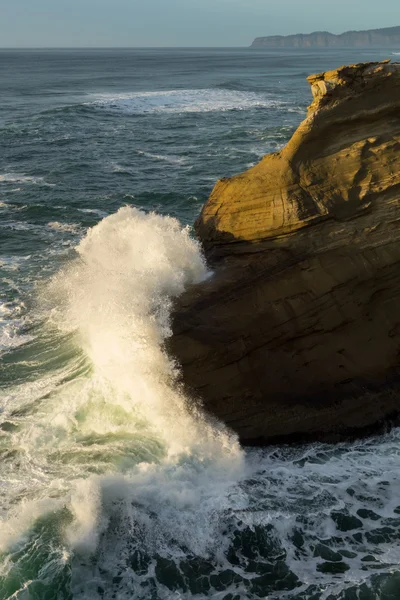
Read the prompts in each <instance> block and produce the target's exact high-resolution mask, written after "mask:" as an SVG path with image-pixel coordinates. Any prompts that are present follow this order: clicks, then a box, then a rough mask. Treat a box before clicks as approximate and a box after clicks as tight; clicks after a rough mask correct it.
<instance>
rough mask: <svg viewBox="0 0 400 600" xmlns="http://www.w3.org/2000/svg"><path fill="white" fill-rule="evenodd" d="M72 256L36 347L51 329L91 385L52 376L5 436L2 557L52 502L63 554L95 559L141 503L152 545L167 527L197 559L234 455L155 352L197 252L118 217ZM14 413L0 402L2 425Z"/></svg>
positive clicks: (195, 266)
mask: <svg viewBox="0 0 400 600" xmlns="http://www.w3.org/2000/svg"><path fill="white" fill-rule="evenodd" d="M77 252H78V255H79V258H78V259H77V260H76V261H74V262H73V263H71V264H70V265H69V266H68V267H67V268H65V269H63V270H62V271H61V272H60V273H59V274H58V275H56V276H55V277H54V278H53V279H52V281H51V283H50V284H49V285H48V286H46V289H45V290H44V292H43V298H42V302H43V303H44V304H43V309H44V313H43V316H44V315H47V316H48V319H49V322H48V325H47V327H46V330H47V329H48V331H49V333H48V334H46V335H49V336H52V335H53V334H51V331H53V328H54V327H56V328H57V330H59V331H60V332H62V334H63V335H65V334H67V335H68V336H70V335H74V336H75V338H74V339H75V343H77V344H79V346H80V347H81V348H82V351H83V353H84V356H85V357H86V358H85V360H86V361H89V364H90V370H91V374H90V375H85V376H80V377H74V378H71V376H70V375H69V372H68V371H64V372H60V373H59V374H58V375H57V376H56V377H54V379H53V380H52V379H50V380H49V382H48V384H47V385H46V393H45V394H43V393H42V391H43V390H41V389H40V390H39V392H38V399H37V400H36V401H35V404H36V405H37V406H40V411H37V410H35V411H34V412H33V413H32V414H31V411H28V413H27V416H26V417H21V418H20V419H19V429H18V432H16V433H13V436H12V438H10V442H11V439H12V445H13V447H15V449H16V452H18V455H19V461H20V468H19V471H18V474H14V476H13V477H12V478H11V477H10V479H9V480H8V478H7V469H8V466H7V465H3V467H2V477H3V479H4V481H6V480H8V485H9V486H10V488H9V489H8V492H7V498H8V501H7V505H3V506H2V507H0V508H2V511H1V512H2V514H3V524H2V525H1V530H2V535H1V537H0V542H1V547H2V549H3V550H5V549H7V548H10V547H12V546H13V545H14V544H15V543H16V541H17V540H18V539H20V540H21V539H22V538H23V537H24V536H26V535H28V534H29V529H30V527H31V526H32V525H33V523H34V522H35V520H36V519H37V518H38V515H43V514H46V511H47V508H46V506H48V507H49V508H48V510H50V511H54V510H56V509H57V508H56V507H57V504H56V505H55V504H54V499H56V500H57V502H58V499H60V498H62V499H63V500H62V504H64V505H65V506H66V507H67V508H68V511H69V513H70V515H71V517H72V522H71V523H70V524H69V525H68V526H67V527H66V529H65V544H66V545H67V546H69V547H70V548H72V549H75V551H76V552H79V553H90V552H93V551H94V550H95V548H96V546H97V544H98V542H99V539H100V536H101V534H102V532H104V531H105V530H106V529H107V527H108V523H109V520H110V519H112V518H113V515H114V517H115V515H116V513H118V514H122V517H123V520H126V519H127V520H130V522H133V521H134V520H135V518H136V516H135V515H136V513H137V510H138V509H137V508H135V506H136V507H137V505H138V503H139V504H140V505H142V506H144V507H147V508H146V510H148V509H150V507H151V506H153V508H154V510H157V511H159V526H160V528H161V529H160V532H159V535H160V536H161V537H160V540H159V543H160V544H162V543H163V542H162V539H161V538H162V537H163V535H164V536H167V535H170V534H171V531H170V529H169V528H170V526H171V523H173V524H174V525H175V532H174V535H175V536H178V537H179V536H180V537H181V538H182V543H183V542H185V543H187V544H188V545H190V546H191V547H193V549H195V548H196V547H198V549H200V550H201V548H202V547H203V548H204V550H203V551H204V552H205V551H206V550H205V548H206V547H207V545H209V544H212V543H214V542H215V540H214V536H213V531H214V528H215V519H214V517H213V514H214V512H215V511H216V510H217V508H219V507H220V506H221V505H223V502H224V498H225V497H226V495H227V494H228V493H229V490H230V488H231V487H232V485H235V484H236V482H237V478H238V477H239V476H240V474H241V473H242V454H241V451H240V449H239V446H238V444H237V441H236V438H235V437H234V436H232V435H231V434H230V433H229V432H227V431H226V430H225V428H223V427H222V426H216V425H214V424H210V423H209V422H208V421H207V420H206V419H205V418H204V417H203V416H202V414H201V413H200V412H199V411H198V410H197V409H195V408H189V407H188V399H187V398H186V397H185V396H184V395H183V394H182V391H181V390H180V388H179V386H178V385H177V383H176V377H177V371H176V366H175V364H174V363H173V362H172V361H171V360H170V359H169V358H168V356H167V355H166V354H165V351H164V349H163V342H164V341H165V339H166V338H167V337H168V336H169V335H170V333H171V332H170V323H169V315H170V310H171V305H172V300H173V298H174V297H176V296H177V295H179V294H180V293H182V291H183V290H184V289H185V288H186V287H187V286H188V285H190V284H192V283H196V282H198V281H201V280H202V279H203V278H205V277H207V275H208V273H207V269H206V267H205V264H204V261H203V258H202V256H201V253H200V250H199V247H198V244H197V243H196V242H195V241H194V240H193V239H192V238H191V237H190V234H189V230H188V229H187V228H185V229H182V228H181V227H180V225H179V223H178V222H177V221H176V220H175V219H172V218H168V217H161V216H158V215H155V214H149V215H146V214H144V213H142V212H140V211H139V210H137V209H134V208H130V207H125V208H122V209H120V210H119V211H118V212H117V213H116V214H114V215H111V216H110V217H107V218H105V219H104V220H103V221H101V222H100V223H99V224H98V225H96V226H95V227H94V228H93V229H91V230H89V232H88V234H87V236H86V237H85V238H84V239H83V240H82V241H81V243H80V244H79V245H78V247H77ZM50 339H51V337H50V338H49V342H47V345H48V344H49V343H50ZM51 343H53V344H54V342H51ZM54 352H55V350H54V351H53V353H54ZM75 368H78V367H77V366H74V365H71V366H70V367H69V369H72V370H73V369H75ZM86 371H87V369H86ZM62 378H65V379H66V380H67V381H68V382H67V383H64V384H61V381H62ZM16 397H18V406H19V407H21V406H23V403H24V400H21V398H25V402H27V403H29V405H31V403H32V390H30V388H29V386H28V387H27V388H26V390H22V389H19V390H18V394H16ZM0 399H1V398H0ZM16 401H17V400H16V399H15V398H14V397H13V396H10V394H8V395H7V397H6V398H5V399H4V401H3V403H2V404H3V410H4V413H3V417H4V418H5V419H6V418H12V417H11V415H12V412H13V410H15V409H16V405H15V402H16ZM38 402H39V404H38ZM22 414H24V412H22ZM7 415H10V416H9V417H7ZM10 468H11V466H10ZM33 472H34V473H35V476H34V477H32V473H33ZM93 472H96V473H98V474H97V475H93ZM21 503H22V504H21ZM22 505H23V506H25V509H24V511H25V512H24V515H25V516H24V519H22V521H21V523H20V526H17V525H16V524H17V523H18V514H19V512H20V511H21V506H22ZM55 506H56V507H55ZM129 531H130V529H129ZM129 531H127V532H126V533H127V535H128V534H129ZM21 536H22V537H21ZM122 537H124V536H121V540H122ZM124 539H125V541H126V542H127V539H128V538H124ZM121 540H120V541H121ZM164 542H165V539H164ZM127 543H128V542H127ZM108 551H109V552H110V557H112V556H113V549H112V548H109V549H108ZM110 560H111V558H110ZM115 560H117V558H116V557H115ZM87 597H89V596H87Z"/></svg>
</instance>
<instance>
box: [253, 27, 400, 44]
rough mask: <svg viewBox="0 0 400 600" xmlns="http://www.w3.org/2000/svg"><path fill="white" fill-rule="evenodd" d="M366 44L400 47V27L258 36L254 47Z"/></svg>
mask: <svg viewBox="0 0 400 600" xmlns="http://www.w3.org/2000/svg"><path fill="white" fill-rule="evenodd" d="M366 46H376V47H379V46H393V47H394V48H396V47H400V27H386V28H384V29H370V30H368V31H346V32H345V33H341V34H340V35H335V34H333V33H329V31H315V32H313V33H308V34H303V33H299V34H296V35H274V36H267V37H258V38H256V39H255V40H254V42H253V43H252V47H255V48H330V47H343V48H355V47H366Z"/></svg>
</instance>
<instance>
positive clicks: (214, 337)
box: [169, 61, 400, 444]
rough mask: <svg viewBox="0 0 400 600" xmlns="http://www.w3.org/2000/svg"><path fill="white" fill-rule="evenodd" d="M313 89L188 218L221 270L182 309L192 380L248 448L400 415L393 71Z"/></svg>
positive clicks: (178, 318)
mask: <svg viewBox="0 0 400 600" xmlns="http://www.w3.org/2000/svg"><path fill="white" fill-rule="evenodd" d="M308 81H309V82H310V84H311V87H312V93H313V97H314V100H313V102H312V104H311V106H310V107H309V111H308V115H307V117H306V119H305V120H304V121H303V123H301V125H300V126H299V128H298V129H297V131H296V132H295V134H294V135H293V137H292V139H291V140H290V142H289V143H288V145H287V146H286V147H285V148H284V149H283V150H282V151H280V152H277V153H274V154H270V155H267V156H265V157H264V158H263V159H262V161H261V162H260V163H259V164H258V165H256V166H255V167H253V168H251V169H249V170H248V171H246V172H245V173H242V174H240V175H237V176H235V177H232V178H230V179H224V180H221V181H219V182H218V183H217V185H216V186H215V188H214V190H213V192H212V194H211V196H210V198H209V200H208V201H207V202H206V204H205V206H204V208H203V210H202V213H201V215H200V216H199V218H198V220H197V222H196V224H195V229H196V233H197V235H198V237H199V238H200V240H201V241H202V243H203V246H204V251H205V253H206V256H207V258H208V260H209V262H210V264H211V265H212V268H213V269H214V275H213V277H212V278H211V279H210V280H208V281H207V282H204V283H203V284H200V285H198V286H194V287H192V288H191V289H189V290H188V291H187V292H186V293H185V294H184V295H183V296H182V297H181V298H180V299H179V301H178V303H177V305H176V307H175V312H174V314H173V332H174V335H173V336H172V338H171V340H170V343H169V351H170V352H171V353H172V354H173V355H174V356H176V357H177V359H178V360H179V362H180V364H181V365H182V379H183V382H184V385H185V386H186V387H187V388H188V389H189V390H190V391H191V393H192V395H193V396H195V397H197V398H199V399H201V400H202V402H203V404H204V406H205V408H206V409H207V410H208V411H209V412H211V413H212V414H214V415H216V416H217V417H218V418H220V419H222V420H223V421H224V422H225V423H227V424H228V425H229V426H230V427H232V428H233V429H234V430H235V431H237V432H238V434H239V436H240V439H241V440H242V441H243V442H244V443H255V444H264V443H272V442H277V441H282V440H284V441H286V440H287V441H290V440H296V441H297V440H302V439H322V440H339V439H343V438H344V437H348V436H353V435H358V434H360V433H363V432H366V431H372V430H374V429H376V427H377V426H378V425H380V424H382V423H384V422H386V420H387V419H391V418H396V417H397V416H398V414H399V413H400V410H399V401H398V391H397V386H398V382H399V375H400V369H399V351H400V316H399V311H398V304H399V300H400V264H399V263H400V229H399V224H400V93H399V92H400V64H390V63H389V62H388V61H385V62H382V63H363V64H358V65H350V66H345V67H341V68H339V69H337V70H334V71H330V72H326V73H320V74H318V75H312V76H310V77H309V78H308Z"/></svg>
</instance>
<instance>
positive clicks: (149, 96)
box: [88, 89, 287, 114]
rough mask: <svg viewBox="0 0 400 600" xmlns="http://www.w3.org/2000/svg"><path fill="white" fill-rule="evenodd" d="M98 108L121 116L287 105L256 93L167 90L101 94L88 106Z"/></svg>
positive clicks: (272, 97) (268, 95)
mask: <svg viewBox="0 0 400 600" xmlns="http://www.w3.org/2000/svg"><path fill="white" fill-rule="evenodd" d="M88 104H91V105H93V106H97V107H99V108H103V109H107V110H112V111H121V112H124V113H132V114H143V113H149V112H153V113H182V112H184V113H191V112H193V113H198V112H200V113H202V112H219V111H228V110H248V109H251V108H278V109H279V108H285V109H286V107H287V103H286V102H284V101H282V100H279V99H277V98H276V97H274V96H272V95H270V94H266V93H258V92H242V91H235V90H223V89H198V90H193V89H189V90H169V91H159V92H132V93H128V94H116V95H112V94H102V95H100V96H98V97H97V99H96V100H94V101H93V102H91V103H88Z"/></svg>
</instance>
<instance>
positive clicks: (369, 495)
mask: <svg viewBox="0 0 400 600" xmlns="http://www.w3.org/2000/svg"><path fill="white" fill-rule="evenodd" d="M389 54H390V53H389ZM387 57H388V52H387V50H382V51H379V50H373V51H370V50H355V51H350V50H347V51H343V50H329V51H319V52H305V51H302V52H299V51H296V52H291V51H283V52H282V51H276V52H274V51H264V50H255V49H218V50H215V49H201V50H197V49H175V50H174V49H172V50H171V49H170V50H161V49H158V50H148V49H146V50H144V49H143V50H140V49H135V50H91V51H80V50H60V51H25V50H24V51H22V50H21V51H7V50H2V51H0V82H1V86H0V108H1V110H0V135H1V138H0V139H1V142H0V143H1V146H0V518H1V521H2V522H1V524H0V598H1V599H6V598H18V599H24V600H25V599H27V598H29V599H30V598H34V599H40V600H42V599H45V598H46V599H48V600H51V599H56V598H57V599H60V600H61V599H62V600H64V599H72V598H74V599H77V598H82V599H83V598H84V599H96V598H105V599H111V598H116V599H119V600H122V599H128V598H129V599H131V598H138V599H139V598H140V599H141V598H143V599H146V600H147V599H150V598H151V599H154V600H156V599H171V600H172V599H179V598H181V599H189V598H196V599H197V598H198V599H200V598H216V599H221V600H222V599H224V600H234V599H235V600H241V599H242V598H250V599H253V598H269V599H278V598H279V599H281V598H285V599H286V598H290V599H298V600H339V599H340V600H353V599H354V600H356V599H357V600H378V599H379V600H383V599H385V600H389V599H390V600H396V599H398V598H400V567H399V562H400V543H399V540H400V517H399V515H400V500H399V494H400V452H399V450H400V445H399V441H400V436H399V431H398V430H395V431H393V432H392V433H391V434H390V435H386V436H383V437H379V438H374V439H372V440H367V441H363V442H359V443H356V444H344V445H341V446H328V445H320V444H318V445H309V446H303V447H300V448H286V447H281V448H273V449H270V450H268V451H261V450H260V451H258V450H256V449H255V450H252V451H246V452H243V451H242V450H241V449H240V447H239V445H238V443H237V440H236V439H235V437H234V436H232V435H231V434H230V433H229V432H226V431H225V430H224V429H223V427H222V426H221V427H218V426H216V425H210V424H207V423H206V422H205V421H204V420H203V419H202V417H201V415H193V414H192V413H191V411H190V409H188V408H187V402H188V401H189V405H190V399H189V400H188V399H185V398H182V397H181V395H180V392H179V390H178V389H176V388H175V386H174V378H175V374H174V373H175V371H174V368H175V367H174V365H171V363H170V362H169V361H168V357H165V355H164V354H163V352H162V341H163V340H164V339H165V337H167V336H168V335H169V330H168V314H169V310H170V302H171V300H172V299H173V297H174V296H176V295H178V294H179V293H180V291H182V290H183V289H184V287H185V286H187V285H190V283H191V282H192V281H197V280H198V279H200V278H201V277H203V276H205V267H204V265H203V263H202V259H201V253H200V249H199V248H198V247H197V246H196V245H195V243H194V242H193V241H191V238H190V231H189V230H186V229H182V227H185V226H186V225H190V224H191V223H192V222H193V221H194V219H195V217H196V216H197V214H198V212H199V210H200V208H201V206H202V204H203V203H204V202H205V200H206V199H207V197H208V194H209V193H210V191H211V189H212V187H213V185H214V183H215V182H216V180H217V179H218V178H220V177H223V176H229V175H232V174H234V173H238V172H240V171H243V170H245V169H246V168H248V167H249V166H251V165H253V164H254V163H256V162H257V161H258V160H259V159H260V158H261V157H262V156H263V155H264V154H265V153H267V152H271V151H275V150H278V149H279V148H281V147H282V146H283V145H284V144H285V143H286V142H287V141H288V140H289V138H290V136H291V134H292V133H293V131H294V130H295V129H296V127H297V126H298V124H299V123H300V121H301V120H302V119H303V118H304V116H305V114H306V107H307V105H308V104H309V103H310V101H311V94H310V89H309V85H308V83H307V81H306V79H305V78H306V76H307V75H308V74H310V73H313V72H319V71H323V70H327V69H330V68H335V67H338V66H340V65H341V64H346V63H351V62H359V61H367V60H382V59H385V58H387ZM120 209H122V210H120ZM137 209H138V210H137ZM117 211H119V212H117ZM152 212H155V213H157V214H158V215H160V216H157V215H153V214H151V213H152ZM115 213H117V214H115ZM169 217H172V218H175V219H177V220H178V221H179V223H180V224H179V223H178V222H176V221H174V220H171V218H169ZM90 228H92V229H90ZM88 230H90V231H89V232H88Z"/></svg>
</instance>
